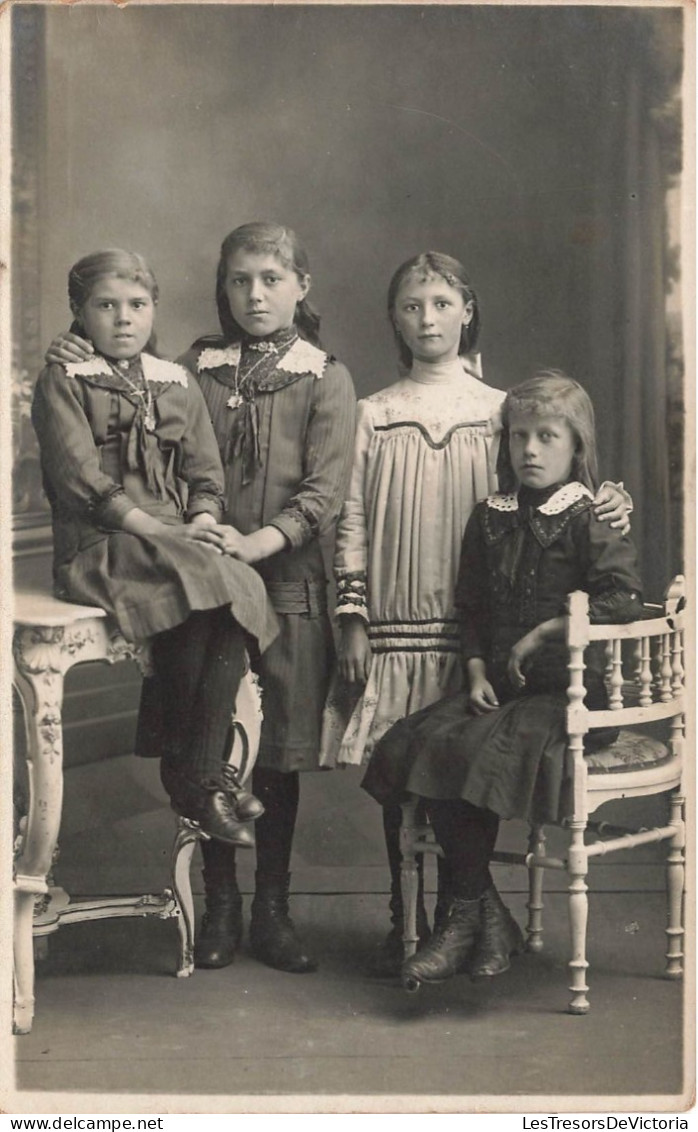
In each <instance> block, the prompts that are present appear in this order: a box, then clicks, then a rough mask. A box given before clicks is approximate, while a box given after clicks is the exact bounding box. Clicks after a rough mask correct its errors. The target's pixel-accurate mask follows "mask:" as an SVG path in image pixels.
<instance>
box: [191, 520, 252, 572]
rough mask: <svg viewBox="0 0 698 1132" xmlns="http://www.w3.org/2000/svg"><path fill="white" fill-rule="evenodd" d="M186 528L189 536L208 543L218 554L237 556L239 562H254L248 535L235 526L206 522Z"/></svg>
mask: <svg viewBox="0 0 698 1132" xmlns="http://www.w3.org/2000/svg"><path fill="white" fill-rule="evenodd" d="M188 530H190V531H192V534H191V537H192V538H195V539H199V540H200V541H201V542H205V543H208V544H209V545H210V546H212V547H213V548H214V549H215V550H217V551H218V553H219V554H228V555H229V556H230V557H231V558H239V559H240V561H241V562H247V563H250V562H254V561H256V556H255V555H253V552H252V546H251V544H250V540H249V536H248V535H243V534H241V533H240V531H238V530H237V529H236V528H235V527H231V526H229V525H228V524H225V523H216V522H213V523H208V524H206V525H196V526H195V525H194V524H190V526H189V527H188Z"/></svg>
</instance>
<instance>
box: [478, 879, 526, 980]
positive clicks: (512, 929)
mask: <svg viewBox="0 0 698 1132" xmlns="http://www.w3.org/2000/svg"><path fill="white" fill-rule="evenodd" d="M480 906H481V916H480V920H481V928H482V930H481V932H480V938H479V940H478V944H477V947H476V948H475V953H474V955H473V957H472V959H471V962H470V967H469V970H470V978H471V979H473V980H475V979H491V978H493V977H494V976H495V975H501V974H503V972H504V971H508V970H509V968H510V967H511V962H510V959H511V956H512V955H518V954H520V953H521V952H522V951H523V949H524V939H523V935H522V933H521V928H520V927H519V925H518V924H517V922H516V920H515V919H514V917H513V916H512V914H511V912H510V911H509V909H508V908H507V907H506V905H505V904H504V903H503V901H502V898H501V896H500V895H499V893H498V892H497V889H496V888H495V887H494V885H493V884H492V885H490V887H489V888H488V889H487V890H486V892H484V893H483V895H482V896H481V898H480Z"/></svg>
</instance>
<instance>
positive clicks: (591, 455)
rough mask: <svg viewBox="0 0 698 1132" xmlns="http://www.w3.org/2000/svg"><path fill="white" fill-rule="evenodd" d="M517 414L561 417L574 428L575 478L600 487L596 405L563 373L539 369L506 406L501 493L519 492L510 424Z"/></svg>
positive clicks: (499, 461)
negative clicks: (512, 452) (514, 414)
mask: <svg viewBox="0 0 698 1132" xmlns="http://www.w3.org/2000/svg"><path fill="white" fill-rule="evenodd" d="M513 413H525V414H527V415H529V414H531V415H534V416H540V417H559V418H560V419H561V420H563V421H565V422H566V424H568V425H569V427H570V428H571V430H572V432H573V434H574V437H575V441H576V446H575V452H574V456H573V457H572V479H575V480H579V482H580V483H583V484H585V486H586V487H588V488H589V489H590V491H594V492H595V491H596V488H597V486H598V461H597V455H596V429H595V426H594V406H593V405H592V403H591V398H590V397H589V394H588V393H587V391H586V389H583V388H582V386H581V385H580V384H579V382H577V381H573V380H572V378H571V377H568V376H567V374H565V373H563V372H562V370H557V369H544V370H539V371H538V373H536V374H535V376H534V377H532V378H530V380H529V381H524V382H522V383H521V385H517V386H515V387H514V388H513V389H510V390H509V392H508V393H507V395H506V398H505V400H504V405H503V406H502V425H503V428H502V438H501V442H500V446H499V456H498V458H497V478H498V480H499V490H500V491H506V492H511V491H516V488H517V480H516V476H515V475H514V469H513V467H512V465H511V453H510V450H509V424H510V421H511V417H512V414H513Z"/></svg>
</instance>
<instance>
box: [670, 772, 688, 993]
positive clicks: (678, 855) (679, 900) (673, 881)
mask: <svg viewBox="0 0 698 1132" xmlns="http://www.w3.org/2000/svg"><path fill="white" fill-rule="evenodd" d="M683 813H684V798H683V796H682V795H681V794H679V793H676V794H673V795H672V798H671V817H670V818H669V825H672V826H675V827H676V833H675V834H674V836H673V837H672V839H671V844H670V849H669V855H668V857H667V871H666V886H667V928H666V936H667V950H666V961H667V962H666V976H667V978H668V979H680V978H681V976H682V974H683V936H684V928H683V888H684V877H685V862H684V845H685V837H686V831H685V826H684V820H683Z"/></svg>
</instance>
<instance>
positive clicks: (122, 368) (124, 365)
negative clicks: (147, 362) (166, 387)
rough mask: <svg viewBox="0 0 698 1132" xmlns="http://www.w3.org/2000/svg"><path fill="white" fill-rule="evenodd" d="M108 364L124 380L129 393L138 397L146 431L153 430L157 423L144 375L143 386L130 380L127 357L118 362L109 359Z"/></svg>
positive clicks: (151, 397) (150, 392) (150, 391)
mask: <svg viewBox="0 0 698 1132" xmlns="http://www.w3.org/2000/svg"><path fill="white" fill-rule="evenodd" d="M107 360H108V361H109V359H107ZM109 365H110V366H111V368H112V369H113V370H114V373H116V374H118V376H119V377H120V378H122V379H123V380H124V381H125V382H126V384H127V385H128V387H129V389H130V391H131V393H133V394H134V396H135V397H137V398H138V400H139V402H140V405H141V408H142V410H143V423H144V425H145V428H146V432H155V429H156V427H157V424H156V420H155V408H154V402H153V391H152V389H151V388H150V385H149V383H148V380H147V378H146V377H145V376H144V377H143V381H144V383H145V388H141V387H140V386H139V385H137V384H136V382H135V381H132V380H131V378H130V377H129V375H128V373H127V372H126V371H127V370H128V367H129V359H128V358H124V359H123V360H122V361H119V362H112V361H109Z"/></svg>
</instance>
